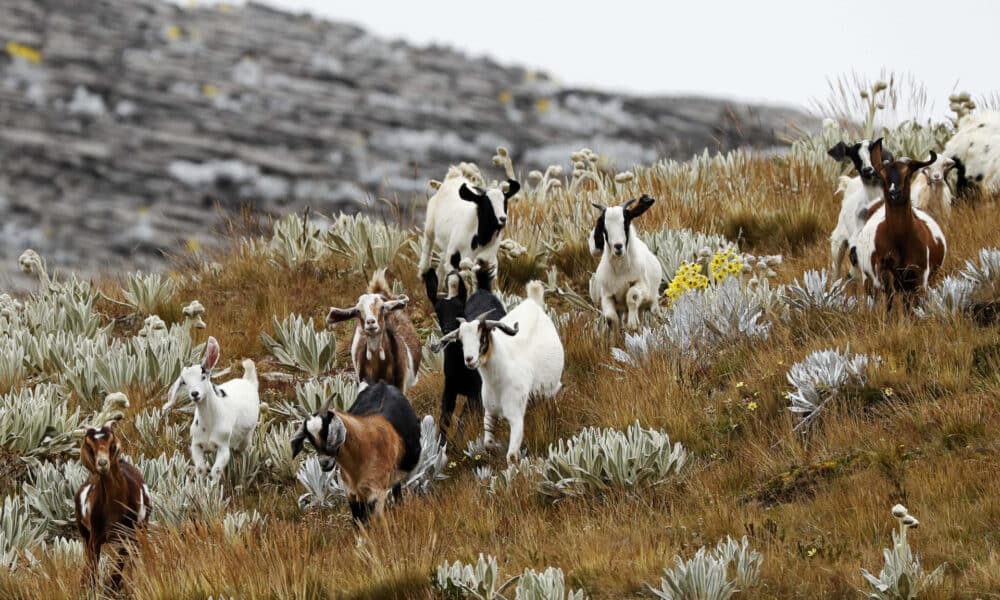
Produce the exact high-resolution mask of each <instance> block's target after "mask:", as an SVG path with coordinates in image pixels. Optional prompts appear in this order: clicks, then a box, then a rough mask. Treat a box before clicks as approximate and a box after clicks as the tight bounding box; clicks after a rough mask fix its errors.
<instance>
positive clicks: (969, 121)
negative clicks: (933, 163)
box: [944, 111, 1000, 198]
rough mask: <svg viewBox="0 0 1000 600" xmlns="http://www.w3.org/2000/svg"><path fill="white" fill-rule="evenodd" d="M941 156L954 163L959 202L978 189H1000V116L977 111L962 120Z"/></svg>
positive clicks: (993, 112) (994, 113) (998, 113)
mask: <svg viewBox="0 0 1000 600" xmlns="http://www.w3.org/2000/svg"><path fill="white" fill-rule="evenodd" d="M944 154H945V156H947V157H949V158H951V159H952V160H953V161H955V172H956V173H957V174H958V181H957V185H956V186H955V194H956V195H957V196H958V197H959V198H961V197H963V196H965V195H967V194H969V193H970V192H972V191H973V190H976V189H977V188H981V189H983V190H985V191H995V190H997V189H1000V112H995V111H976V112H974V113H972V114H970V115H967V116H965V117H964V118H962V120H961V121H959V123H958V130H957V131H955V135H953V136H952V137H951V139H950V140H948V142H947V143H946V144H945V145H944Z"/></svg>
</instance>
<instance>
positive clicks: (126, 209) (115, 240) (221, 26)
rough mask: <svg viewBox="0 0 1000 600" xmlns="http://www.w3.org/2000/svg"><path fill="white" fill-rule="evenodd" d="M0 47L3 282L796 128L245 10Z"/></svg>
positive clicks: (56, 8)
mask: <svg viewBox="0 0 1000 600" xmlns="http://www.w3.org/2000/svg"><path fill="white" fill-rule="evenodd" d="M0 42H2V43H3V44H8V43H10V42H13V43H15V44H17V46H8V52H7V53H4V54H0V223H2V225H3V228H2V233H3V235H2V236H0V265H2V267H3V269H4V270H9V269H11V268H12V267H13V266H14V265H13V263H12V260H11V259H12V258H14V257H16V256H17V255H18V254H20V252H21V250H23V249H24V248H25V247H34V248H36V249H38V250H39V251H41V252H43V253H45V254H46V255H47V256H49V257H50V259H51V260H52V261H53V262H54V263H55V264H58V265H60V266H63V267H72V268H75V269H78V270H79V269H82V270H85V271H89V272H93V271H94V270H97V269H113V268H118V267H128V268H135V267H142V268H145V269H147V270H148V269H157V268H159V267H161V266H162V265H163V264H164V263H163V261H162V257H161V252H160V251H161V250H162V249H165V250H168V251H176V250H178V249H180V248H183V247H184V246H185V245H190V246H197V245H206V244H209V243H211V242H212V240H211V239H210V232H211V230H212V228H213V226H214V225H217V224H218V223H219V221H220V215H219V214H218V212H217V211H216V209H215V206H216V205H221V206H222V207H223V208H224V210H226V211H229V212H230V214H232V213H233V212H236V211H238V209H239V207H240V205H242V204H245V203H249V204H252V205H253V206H254V207H255V208H256V209H257V211H258V212H272V213H274V212H284V211H295V210H300V209H302V208H303V207H304V206H306V205H310V206H311V207H312V208H313V209H314V210H316V211H319V212H322V213H330V212H334V211H335V210H338V209H347V210H349V211H352V212H353V211H357V210H358V209H359V208H361V207H362V203H365V202H369V203H370V202H371V200H372V199H373V198H388V199H390V200H398V201H400V203H401V204H403V205H404V206H407V205H409V204H410V203H411V202H413V201H414V200H422V199H424V198H425V197H426V192H427V180H428V179H430V178H439V177H441V176H442V175H443V173H444V171H445V169H446V167H447V165H448V164H450V163H456V162H459V161H462V160H473V159H476V160H478V159H479V158H480V157H482V156H483V155H488V153H490V152H492V151H493V150H494V148H496V147H497V146H498V145H504V146H507V147H508V148H510V150H511V152H512V154H513V156H514V158H515V160H517V161H518V164H519V165H520V166H522V167H524V168H525V169H526V170H527V169H530V168H536V167H544V166H546V165H548V164H550V163H553V162H557V161H564V160H565V159H566V156H567V155H568V153H569V151H571V150H575V149H577V148H580V147H584V146H590V147H592V148H594V149H595V150H596V151H597V152H599V153H600V154H602V155H606V156H611V157H614V160H615V161H616V163H618V165H617V166H618V167H619V168H627V167H629V166H631V165H632V164H636V163H649V162H651V161H653V160H654V159H656V158H658V157H670V158H680V159H683V158H688V157H689V156H691V155H692V154H693V153H697V152H701V151H702V149H704V148H709V149H711V150H713V151H714V150H726V149H729V148H732V147H734V146H737V145H748V146H753V147H758V148H770V147H773V146H775V145H779V144H781V143H782V134H783V133H785V132H786V131H787V128H788V125H789V121H795V122H797V123H802V122H803V118H802V115H801V114H800V113H797V112H795V111H792V110H789V109H782V108H771V107H764V106H749V105H743V104H738V103H732V102H727V101H724V100H713V99H706V98H662V97H661V98H652V97H650V98H642V97H628V96H622V95H615V94H607V93H601V92H598V91H589V90H578V89H570V88H566V87H563V86H561V85H559V84H558V83H556V82H554V81H553V80H552V79H550V78H549V77H548V76H546V75H544V74H539V73H533V72H530V71H527V70H525V69H523V68H519V67H509V66H504V65H499V64H496V63H495V62H493V61H490V60H487V59H483V58H471V57H468V56H465V55H463V54H461V53H459V52H456V51H453V50H450V49H447V48H440V47H426V48H418V47H413V46H410V45H407V44H405V43H402V42H398V41H388V40H384V39H380V38H378V37H375V36H372V35H370V34H368V33H366V32H365V31H363V30H361V29H359V28H357V27H354V26H349V25H344V24H338V23H332V22H327V21H322V20H316V19H313V18H311V17H307V16H298V15H292V14H288V13H283V12H280V11H277V10H274V9H271V8H268V7H265V6H261V5H256V4H252V3H251V4H248V5H246V6H244V7H227V6H224V5H220V6H216V7H202V8H189V9H185V8H180V7H177V6H175V5H172V4H167V3H163V2H159V1H154V0H94V1H87V2H78V1H73V0H28V1H24V2H2V3H0ZM511 43H516V36H514V37H513V38H512V39H511ZM20 48H27V49H28V50H27V55H25V53H24V52H19V51H18V49H20ZM32 50H37V51H38V54H32ZM525 172H527V171H525ZM2 276H3V275H2V271H0V277H2Z"/></svg>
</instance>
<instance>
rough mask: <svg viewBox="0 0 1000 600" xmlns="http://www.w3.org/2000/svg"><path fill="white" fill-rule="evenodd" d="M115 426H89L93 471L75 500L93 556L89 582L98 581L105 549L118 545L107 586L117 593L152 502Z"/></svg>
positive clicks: (84, 450) (87, 462)
mask: <svg viewBox="0 0 1000 600" xmlns="http://www.w3.org/2000/svg"><path fill="white" fill-rule="evenodd" d="M114 424H115V422H114V421H108V422H107V423H105V424H104V426H103V427H101V428H100V429H97V428H96V427H88V428H87V430H86V433H85V434H84V438H83V445H82V447H81V448H80V462H81V463H82V464H83V466H84V467H86V469H87V470H88V471H90V477H88V478H87V480H86V481H85V482H83V485H82V486H80V489H79V490H78V491H77V492H76V497H75V498H74V503H75V506H76V525H77V528H78V529H79V530H80V537H81V538H83V547H84V551H85V553H86V559H87V567H86V571H85V580H86V581H87V582H88V583H89V584H90V585H91V586H93V585H96V583H97V578H98V566H99V565H100V562H101V549H102V547H103V546H104V545H105V544H113V545H114V546H115V547H116V548H115V549H116V551H117V556H116V563H115V564H114V565H113V571H112V573H111V577H110V578H109V582H108V584H107V586H106V587H107V589H109V590H112V591H117V590H119V589H120V588H121V583H122V571H123V570H124V568H125V563H126V560H127V558H128V554H129V548H130V547H131V546H132V545H133V544H134V543H135V534H136V530H137V529H139V528H141V527H143V526H144V525H145V524H146V523H147V522H148V521H149V513H150V510H151V509H152V506H151V505H150V501H149V488H147V487H146V484H145V483H144V482H143V479H142V474H141V473H140V472H139V470H138V469H136V468H135V467H134V466H132V465H131V464H129V463H127V462H125V460H124V459H122V458H121V456H120V452H121V447H120V446H119V444H118V436H117V435H115V430H114Z"/></svg>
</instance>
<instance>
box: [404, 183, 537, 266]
mask: <svg viewBox="0 0 1000 600" xmlns="http://www.w3.org/2000/svg"><path fill="white" fill-rule="evenodd" d="M520 189H521V184H520V183H518V182H517V181H514V180H513V179H508V180H507V182H506V189H501V188H490V189H483V188H480V187H476V186H474V185H472V182H470V181H469V180H468V179H466V178H465V176H464V175H462V172H461V170H460V169H459V168H458V167H452V168H451V169H449V170H448V175H447V177H445V180H444V182H442V183H441V187H440V188H438V190H437V192H435V193H434V195H433V196H432V197H431V199H430V201H429V202H428V203H427V220H426V222H425V223H424V235H423V243H422V246H421V252H420V264H419V266H418V267H417V268H418V270H419V275H420V276H421V277H423V275H424V274H425V273H426V272H427V270H428V269H430V268H431V253H432V252H434V251H437V252H439V253H440V260H439V261H438V265H437V272H438V281H445V280H446V277H447V274H448V272H449V271H450V270H451V269H458V268H459V265H460V264H461V262H462V259H468V260H470V261H472V262H474V263H484V264H486V265H487V267H488V268H489V269H490V270H491V271H493V272H495V271H496V266H497V250H498V249H499V247H500V234H501V231H503V228H504V227H506V226H507V206H508V204H509V202H510V199H511V198H513V197H514V195H515V194H517V192H518V191H519V190H520ZM449 265H450V266H449Z"/></svg>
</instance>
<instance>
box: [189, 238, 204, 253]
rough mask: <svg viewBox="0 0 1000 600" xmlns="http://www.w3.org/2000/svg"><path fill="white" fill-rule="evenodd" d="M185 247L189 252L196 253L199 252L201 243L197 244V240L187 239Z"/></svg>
mask: <svg viewBox="0 0 1000 600" xmlns="http://www.w3.org/2000/svg"><path fill="white" fill-rule="evenodd" d="M186 246H187V249H188V250H190V251H191V252H197V251H199V250H201V242H199V241H198V240H196V239H194V238H191V239H189V240H188V241H187V244H186Z"/></svg>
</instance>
